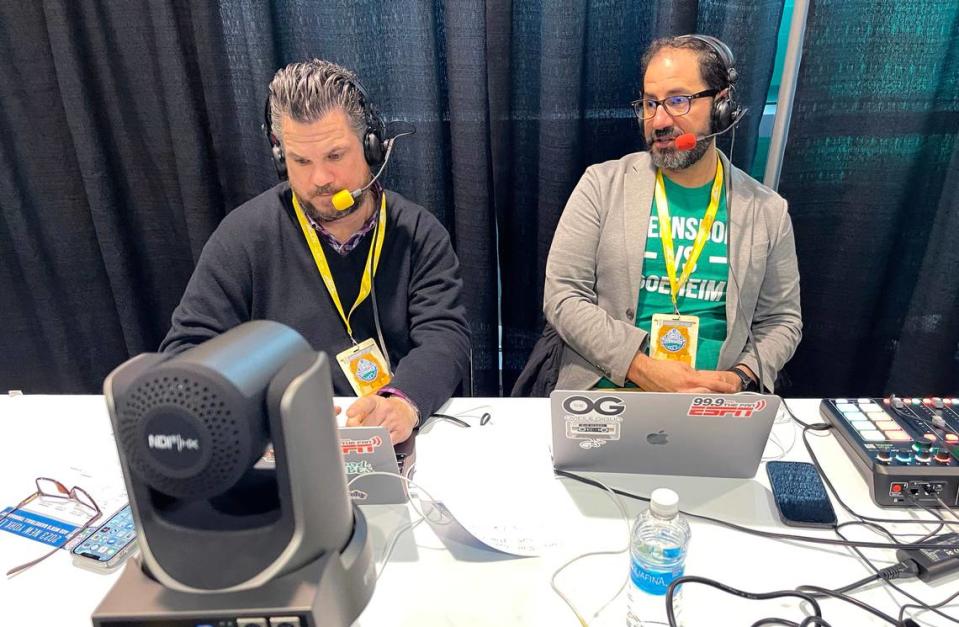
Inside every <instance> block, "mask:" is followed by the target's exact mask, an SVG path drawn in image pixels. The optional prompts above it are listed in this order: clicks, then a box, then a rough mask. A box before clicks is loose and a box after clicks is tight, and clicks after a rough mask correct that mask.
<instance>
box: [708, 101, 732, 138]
mask: <svg viewBox="0 0 959 627" xmlns="http://www.w3.org/2000/svg"><path fill="white" fill-rule="evenodd" d="M729 105H730V103H729V99H727V98H726V97H725V96H724V97H722V98H720V99H719V100H717V101H716V102H714V103H713V120H712V121H713V128H712V130H711V131H710V133H721V132H723V131H725V130H726V129H727V128H729V125H730V124H732V113H731V111H730V106H729Z"/></svg>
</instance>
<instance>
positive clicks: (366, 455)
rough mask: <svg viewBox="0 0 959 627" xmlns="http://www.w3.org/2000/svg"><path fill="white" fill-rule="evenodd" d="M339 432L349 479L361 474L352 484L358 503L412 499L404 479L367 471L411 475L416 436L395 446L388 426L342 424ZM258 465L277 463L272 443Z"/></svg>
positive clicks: (386, 502)
mask: <svg viewBox="0 0 959 627" xmlns="http://www.w3.org/2000/svg"><path fill="white" fill-rule="evenodd" d="M337 432H338V435H339V438H340V449H341V451H342V452H343V470H344V471H345V472H346V480H347V482H349V481H350V480H352V479H353V478H354V477H361V478H360V479H357V480H356V481H354V482H353V483H352V485H350V486H349V488H350V498H351V499H353V502H355V503H356V504H357V505H384V504H394V503H406V502H407V501H408V500H409V496H408V495H409V490H407V487H406V482H405V481H403V480H402V479H399V478H397V477H388V476H385V475H372V476H370V477H363V475H365V474H369V473H371V472H374V471H376V472H389V473H393V474H403V476H404V477H405V476H408V475H409V470H410V464H411V463H412V459H411V458H412V450H413V442H414V440H413V438H414V437H415V436H410V438H409V439H408V440H407V441H406V442H404V443H401V444H399V445H397V447H396V448H395V449H394V447H393V444H392V443H391V442H390V434H389V432H388V431H387V430H386V427H340V428H338V429H337ZM401 464H402V466H401ZM255 467H256V468H275V467H276V453H275V451H274V450H273V446H272V445H270V446H269V447H268V448H267V450H266V452H265V453H264V455H263V457H262V458H261V459H260V460H259V461H258V462H257V463H256V466H255Z"/></svg>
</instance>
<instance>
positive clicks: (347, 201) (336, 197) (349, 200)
mask: <svg viewBox="0 0 959 627" xmlns="http://www.w3.org/2000/svg"><path fill="white" fill-rule="evenodd" d="M331 200H332V202H333V208H335V209H336V210H337V211H346V210H347V209H349V208H350V207H352V206H353V204H354V203H355V202H356V200H354V198H353V194H351V193H350V190H348V189H341V190H340V191H338V192H336V193H335V194H333V198H332V199H331Z"/></svg>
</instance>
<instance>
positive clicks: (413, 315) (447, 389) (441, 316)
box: [390, 214, 470, 421]
mask: <svg viewBox="0 0 959 627" xmlns="http://www.w3.org/2000/svg"><path fill="white" fill-rule="evenodd" d="M417 231H419V232H420V233H421V235H418V236H417V237H415V239H414V241H413V250H412V255H411V264H412V268H411V273H410V285H409V309H408V319H409V325H410V331H409V334H410V341H411V343H412V349H411V350H410V352H409V353H407V354H406V355H405V356H404V357H403V358H402V359H401V360H400V361H399V363H398V364H397V366H396V372H395V373H394V376H393V381H392V382H391V383H390V385H391V386H392V387H395V388H397V389H398V390H401V391H402V392H403V393H404V394H406V395H407V396H408V397H409V398H410V400H412V401H413V403H415V404H416V406H417V408H418V409H419V411H420V419H421V421H422V420H426V418H428V417H429V416H430V415H431V414H432V413H433V412H435V411H436V410H437V409H438V408H439V407H440V405H442V404H443V403H445V402H446V401H447V400H448V399H449V398H450V396H452V395H453V393H454V392H455V391H456V388H457V386H458V385H459V384H460V383H462V381H463V378H464V375H465V373H466V372H467V368H468V364H469V358H470V357H469V351H470V334H469V326H468V325H467V322H466V309H465V307H464V305H463V298H462V291H463V280H462V278H461V277H460V270H459V260H458V259H457V258H456V253H454V252H453V246H452V244H451V243H450V239H449V235H448V234H447V233H446V230H445V229H444V228H443V226H442V225H441V224H440V223H439V221H437V220H436V218H434V217H433V216H432V215H430V214H425V215H424V216H423V217H421V218H420V221H419V224H418V227H417Z"/></svg>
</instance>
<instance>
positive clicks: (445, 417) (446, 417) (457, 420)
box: [424, 413, 473, 429]
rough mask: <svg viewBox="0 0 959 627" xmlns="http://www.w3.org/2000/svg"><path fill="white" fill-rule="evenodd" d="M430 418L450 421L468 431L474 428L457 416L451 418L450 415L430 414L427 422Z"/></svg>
mask: <svg viewBox="0 0 959 627" xmlns="http://www.w3.org/2000/svg"><path fill="white" fill-rule="evenodd" d="M430 418H439V419H440V420H449V421H450V422H452V423H453V424H456V425H459V426H461V427H466V428H467V429H468V428H470V427H472V426H473V425H471V424H470V423H468V422H466V421H465V420H462V419H460V418H457V417H456V416H450V415H449V414H440V413H435V414H430V415H429V417H427V419H426V420H429V419H430ZM424 422H425V421H424Z"/></svg>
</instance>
